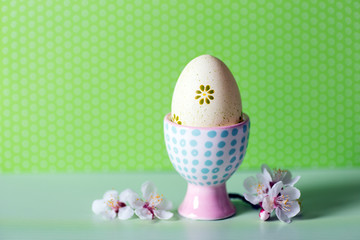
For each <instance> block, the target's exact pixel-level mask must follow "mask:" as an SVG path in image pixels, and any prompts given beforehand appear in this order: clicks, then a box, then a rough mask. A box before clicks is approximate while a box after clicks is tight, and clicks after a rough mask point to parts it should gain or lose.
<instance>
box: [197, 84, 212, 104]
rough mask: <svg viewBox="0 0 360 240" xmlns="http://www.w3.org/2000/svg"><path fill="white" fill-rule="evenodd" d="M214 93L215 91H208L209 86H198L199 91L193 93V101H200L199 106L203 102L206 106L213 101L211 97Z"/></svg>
mask: <svg viewBox="0 0 360 240" xmlns="http://www.w3.org/2000/svg"><path fill="white" fill-rule="evenodd" d="M214 92H215V91H214V90H213V89H210V85H206V86H204V85H200V90H196V91H195V93H196V94H197V95H196V96H195V99H196V100H197V99H200V100H199V103H200V105H203V104H204V102H206V104H210V100H214V96H212V94H213V93H214Z"/></svg>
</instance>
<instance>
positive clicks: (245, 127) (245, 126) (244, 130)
mask: <svg viewBox="0 0 360 240" xmlns="http://www.w3.org/2000/svg"><path fill="white" fill-rule="evenodd" d="M246 131H247V125H244V127H243V132H244V133H246Z"/></svg>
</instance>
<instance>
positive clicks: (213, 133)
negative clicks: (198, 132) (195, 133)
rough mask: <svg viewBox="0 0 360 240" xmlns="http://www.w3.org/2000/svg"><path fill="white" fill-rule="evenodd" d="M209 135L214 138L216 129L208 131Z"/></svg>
mask: <svg viewBox="0 0 360 240" xmlns="http://www.w3.org/2000/svg"><path fill="white" fill-rule="evenodd" d="M207 135H208V136H209V137H211V138H214V137H215V136H216V132H215V131H210V132H208V134H207Z"/></svg>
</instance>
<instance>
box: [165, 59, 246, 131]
mask: <svg viewBox="0 0 360 240" xmlns="http://www.w3.org/2000/svg"><path fill="white" fill-rule="evenodd" d="M171 116H172V121H173V122H175V123H177V124H181V125H185V126H194V127H216V126H228V125H233V124H237V123H239V122H241V120H242V117H241V116H242V106H241V97H240V92H239V88H238V85H237V83H236V81H235V79H234V76H233V75H232V73H231V72H230V70H229V68H228V67H227V66H226V65H225V64H224V63H223V62H222V61H221V60H220V59H218V58H216V57H213V56H210V55H201V56H199V57H197V58H195V59H193V60H192V61H190V62H189V63H188V64H187V65H186V67H185V68H184V70H183V71H182V72H181V74H180V76H179V79H178V81H177V83H176V86H175V89H174V93H173V97H172V104H171Z"/></svg>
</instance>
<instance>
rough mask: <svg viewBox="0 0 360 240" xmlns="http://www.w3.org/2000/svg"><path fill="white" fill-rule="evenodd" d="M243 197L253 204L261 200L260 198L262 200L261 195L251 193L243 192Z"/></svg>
mask: <svg viewBox="0 0 360 240" xmlns="http://www.w3.org/2000/svg"><path fill="white" fill-rule="evenodd" d="M244 197H245V199H246V200H247V201H248V202H250V203H251V204H253V205H256V204H258V203H260V202H262V200H263V197H262V196H258V195H252V194H247V193H245V194H244Z"/></svg>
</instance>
